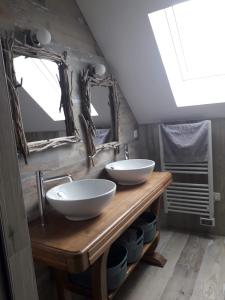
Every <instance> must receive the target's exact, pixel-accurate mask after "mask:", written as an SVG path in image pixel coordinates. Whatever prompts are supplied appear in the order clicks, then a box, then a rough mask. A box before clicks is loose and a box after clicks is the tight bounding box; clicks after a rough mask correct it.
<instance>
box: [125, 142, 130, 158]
mask: <svg viewBox="0 0 225 300" xmlns="http://www.w3.org/2000/svg"><path fill="white" fill-rule="evenodd" d="M124 156H125V160H128V159H129V157H130V155H129V149H128V144H125V146H124Z"/></svg>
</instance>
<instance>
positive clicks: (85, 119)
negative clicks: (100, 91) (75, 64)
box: [79, 66, 119, 162]
mask: <svg viewBox="0 0 225 300" xmlns="http://www.w3.org/2000/svg"><path fill="white" fill-rule="evenodd" d="M79 86H80V94H81V114H80V120H81V125H82V128H83V132H84V135H85V140H86V147H87V153H88V157H89V159H90V160H91V161H92V162H93V157H94V156H95V155H96V154H97V153H98V152H100V151H102V150H104V149H107V148H115V147H116V145H118V142H119V100H118V95H117V83H116V81H115V80H114V79H112V78H111V77H110V76H108V77H104V78H102V77H98V76H96V75H95V71H94V68H93V67H92V66H88V67H87V69H85V70H83V71H82V72H81V73H80V76H79ZM93 86H102V87H106V88H108V89H109V104H110V112H111V121H112V128H111V130H112V140H113V142H111V143H107V144H103V145H100V146H97V147H95V144H94V140H93V138H94V137H95V133H96V128H95V125H94V122H93V120H92V117H91V87H93Z"/></svg>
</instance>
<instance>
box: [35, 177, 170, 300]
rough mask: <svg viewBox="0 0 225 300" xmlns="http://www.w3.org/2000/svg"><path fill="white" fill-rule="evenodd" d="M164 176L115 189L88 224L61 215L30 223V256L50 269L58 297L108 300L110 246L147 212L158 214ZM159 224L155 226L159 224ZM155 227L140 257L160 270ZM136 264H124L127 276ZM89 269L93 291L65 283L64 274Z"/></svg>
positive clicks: (161, 260)
mask: <svg viewBox="0 0 225 300" xmlns="http://www.w3.org/2000/svg"><path fill="white" fill-rule="evenodd" d="M171 181H172V176H171V174H170V173H168V172H153V173H152V174H151V175H150V176H149V179H148V180H147V182H145V183H143V184H141V185H136V186H118V188H117V193H116V196H115V197H114V198H113V200H112V201H111V202H110V204H109V205H108V206H107V207H106V208H105V209H104V211H103V213H102V214H101V215H100V216H99V217H97V218H95V219H92V220H88V221H79V222H71V221H68V220H66V219H65V218H64V217H63V216H62V215H59V214H57V213H51V214H49V215H47V216H46V227H45V228H42V227H41V224H40V221H39V220H37V221H34V222H32V223H31V224H30V226H29V229H30V237H31V242H32V251H33V257H34V259H35V260H36V261H37V262H41V263H44V264H46V265H47V266H49V267H51V268H52V269H53V271H54V275H55V280H56V285H57V292H58V299H59V300H64V299H65V297H64V290H65V289H68V290H70V291H73V292H75V293H82V294H85V295H87V296H88V297H90V298H91V299H94V300H106V299H112V298H113V296H114V295H115V294H116V292H117V290H115V291H113V292H108V291H107V281H106V263H107V256H108V251H109V248H110V246H111V245H112V243H113V242H115V241H116V239H117V238H118V237H119V236H120V235H121V234H122V233H123V232H124V231H125V230H126V229H127V228H128V227H129V226H130V225H131V224H132V223H133V222H134V221H135V220H136V219H137V218H138V217H139V216H140V215H141V214H142V213H143V212H144V211H146V210H148V209H150V210H151V211H152V212H154V213H155V214H156V215H157V216H158V215H159V208H160V196H161V195H162V194H163V192H164V191H165V189H166V188H167V186H168V185H169V184H170V183H171ZM158 223H159V222H158ZM159 238H160V232H159V226H158V229H157V233H156V236H155V238H154V240H153V241H152V242H151V243H149V244H145V245H144V249H143V253H142V259H143V260H144V261H146V262H147V263H149V264H153V265H158V266H161V267H162V266H163V265H164V264H165V262H166V259H165V258H164V257H162V256H161V255H160V254H159V253H157V252H155V249H156V247H157V244H158V242H159ZM136 265H137V263H135V264H131V265H128V271H127V276H128V275H129V274H130V273H131V272H132V271H133V270H134V268H135V266H136ZM88 268H90V269H91V278H92V287H91V289H90V290H87V289H84V288H81V287H80V286H77V285H74V284H73V283H70V282H69V281H68V273H78V272H82V271H85V270H87V269H88Z"/></svg>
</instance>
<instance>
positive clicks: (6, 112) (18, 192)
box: [0, 46, 38, 300]
mask: <svg viewBox="0 0 225 300" xmlns="http://www.w3.org/2000/svg"><path fill="white" fill-rule="evenodd" d="M0 89H1V93H0V114H1V116H0V137H1V142H0V231H1V236H2V238H3V243H4V245H3V246H4V252H5V256H6V257H5V260H6V263H5V265H6V266H7V268H8V277H9V282H10V284H9V285H10V288H11V292H12V298H13V299H14V300H19V299H24V300H30V299H33V300H36V299H38V295H37V286H36V282H35V277H34V270H33V261H32V255H31V247H30V240H29V233H28V226H27V219H26V216H25V210H24V205H23V196H22V187H21V182H20V175H19V168H18V161H17V152H16V145H15V135H14V134H15V133H14V127H13V123H12V117H11V111H10V109H11V108H10V102H9V97H8V91H7V84H6V77H5V73H4V63H3V57H2V48H1V46H0ZM0 259H1V261H2V262H3V261H4V258H3V257H2V256H1V258H0ZM8 296H9V295H8ZM1 299H2V298H1Z"/></svg>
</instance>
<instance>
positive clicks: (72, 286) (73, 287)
mask: <svg viewBox="0 0 225 300" xmlns="http://www.w3.org/2000/svg"><path fill="white" fill-rule="evenodd" d="M158 240H159V231H157V232H156V235H155V237H154V239H153V240H152V241H151V242H150V243H148V244H145V245H144V248H143V250H142V254H141V256H140V258H139V260H138V261H137V262H135V263H133V264H129V265H128V268H127V274H126V277H125V278H124V280H123V282H122V283H121V284H120V286H119V287H118V288H117V289H116V290H113V291H109V294H108V299H110V300H111V299H112V298H113V297H114V296H115V295H116V293H117V292H118V290H119V288H120V287H121V286H122V284H123V283H124V282H125V280H126V279H127V277H128V276H129V275H130V274H131V273H132V272H133V270H134V269H135V267H136V266H137V264H138V263H139V261H140V260H141V259H142V258H143V256H144V255H145V254H146V252H151V248H152V249H153V251H154V249H155V246H156V244H157V242H158ZM65 289H68V290H70V291H71V292H74V293H77V294H82V295H85V296H90V295H91V290H90V289H86V288H84V287H81V286H79V285H76V284H73V283H70V282H67V283H65Z"/></svg>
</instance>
